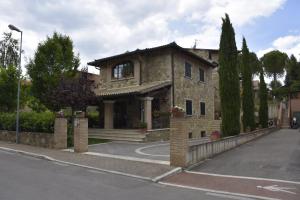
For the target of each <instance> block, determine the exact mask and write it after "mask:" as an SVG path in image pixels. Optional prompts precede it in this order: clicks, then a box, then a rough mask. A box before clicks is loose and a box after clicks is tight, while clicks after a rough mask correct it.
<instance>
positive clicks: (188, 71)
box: [184, 62, 192, 78]
mask: <svg viewBox="0 0 300 200" xmlns="http://www.w3.org/2000/svg"><path fill="white" fill-rule="evenodd" d="M184 75H185V77H188V78H192V65H191V64H190V63H188V62H185V73H184Z"/></svg>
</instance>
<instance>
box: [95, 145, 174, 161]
mask: <svg viewBox="0 0 300 200" xmlns="http://www.w3.org/2000/svg"><path fill="white" fill-rule="evenodd" d="M169 148H170V146H169V142H151V143H133V142H109V143H102V144H96V145H91V146H89V152H92V153H93V152H94V153H99V154H111V155H116V156H124V157H133V158H140V159H149V160H158V161H169V157H170V156H169V154H170V150H169Z"/></svg>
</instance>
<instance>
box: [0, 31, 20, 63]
mask: <svg viewBox="0 0 300 200" xmlns="http://www.w3.org/2000/svg"><path fill="white" fill-rule="evenodd" d="M18 61H19V41H18V40H16V39H14V38H12V33H3V39H2V40H1V41H0V66H1V67H4V68H7V67H8V66H10V65H12V66H15V67H16V66H18Z"/></svg>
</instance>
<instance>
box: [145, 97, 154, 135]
mask: <svg viewBox="0 0 300 200" xmlns="http://www.w3.org/2000/svg"><path fill="white" fill-rule="evenodd" d="M143 100H144V120H145V122H146V123H147V130H151V129H152V100H153V97H145V98H143Z"/></svg>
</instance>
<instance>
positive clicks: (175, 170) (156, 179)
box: [152, 167, 182, 182]
mask: <svg viewBox="0 0 300 200" xmlns="http://www.w3.org/2000/svg"><path fill="white" fill-rule="evenodd" d="M181 171H182V168H181V167H176V168H175V169H172V170H170V171H168V172H166V173H164V174H162V175H160V176H157V177H155V178H153V179H152V181H153V182H158V181H160V180H161V179H163V178H165V177H167V176H170V175H172V174H175V173H179V172H181Z"/></svg>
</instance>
